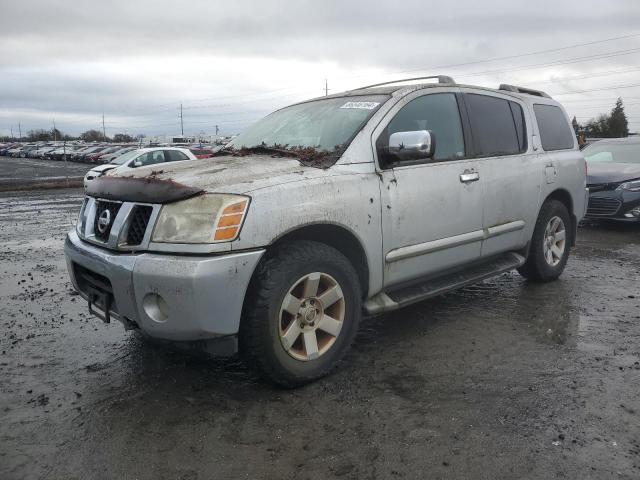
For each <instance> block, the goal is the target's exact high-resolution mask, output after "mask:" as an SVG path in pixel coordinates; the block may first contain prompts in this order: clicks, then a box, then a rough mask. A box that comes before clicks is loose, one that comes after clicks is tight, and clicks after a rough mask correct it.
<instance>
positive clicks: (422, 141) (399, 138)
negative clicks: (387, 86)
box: [389, 130, 436, 160]
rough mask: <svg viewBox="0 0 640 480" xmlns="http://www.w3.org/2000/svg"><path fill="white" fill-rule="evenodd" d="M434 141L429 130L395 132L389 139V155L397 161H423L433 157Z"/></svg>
mask: <svg viewBox="0 0 640 480" xmlns="http://www.w3.org/2000/svg"><path fill="white" fill-rule="evenodd" d="M435 150H436V139H435V137H434V135H433V133H432V132H431V130H416V131H413V132H396V133H392V134H391V136H390V137H389V153H390V154H391V155H394V156H395V157H397V159H398V160H423V159H426V158H431V157H433V154H434V152H435Z"/></svg>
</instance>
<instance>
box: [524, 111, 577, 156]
mask: <svg viewBox="0 0 640 480" xmlns="http://www.w3.org/2000/svg"><path fill="white" fill-rule="evenodd" d="M533 111H534V112H535V114H536V121H537V122H538V130H539V131H540V141H541V142H542V148H544V149H545V151H547V152H549V151H553V150H565V149H568V148H573V129H572V128H571V127H570V126H569V122H567V119H566V117H565V116H564V113H563V112H562V110H561V109H560V108H559V107H556V106H554V105H543V104H540V103H536V104H534V105H533Z"/></svg>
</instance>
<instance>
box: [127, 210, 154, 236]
mask: <svg viewBox="0 0 640 480" xmlns="http://www.w3.org/2000/svg"><path fill="white" fill-rule="evenodd" d="M152 212H153V207H150V206H149V205H136V206H134V207H133V211H132V213H131V221H130V222H129V229H128V230H127V245H140V244H141V243H142V240H143V239H144V234H145V232H146V231H147V225H149V219H150V218H151V213H152Z"/></svg>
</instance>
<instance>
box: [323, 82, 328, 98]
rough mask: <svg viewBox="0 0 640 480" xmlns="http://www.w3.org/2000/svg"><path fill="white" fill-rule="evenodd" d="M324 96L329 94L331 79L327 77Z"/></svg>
mask: <svg viewBox="0 0 640 480" xmlns="http://www.w3.org/2000/svg"><path fill="white" fill-rule="evenodd" d="M324 96H325V97H328V96H329V81H328V80H327V79H326V78H325V79H324Z"/></svg>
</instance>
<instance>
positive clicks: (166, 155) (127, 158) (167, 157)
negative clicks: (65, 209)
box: [84, 147, 197, 188]
mask: <svg viewBox="0 0 640 480" xmlns="http://www.w3.org/2000/svg"><path fill="white" fill-rule="evenodd" d="M183 160H197V158H196V156H195V155H194V154H193V153H191V150H189V149H188V148H178V147H151V148H139V149H137V150H132V151H130V152H127V153H123V154H122V155H120V156H119V157H116V158H115V159H113V160H112V161H111V162H110V163H105V164H104V165H97V166H95V167H93V168H92V169H91V170H89V171H88V172H87V174H86V175H85V176H84V188H87V186H88V185H89V183H90V182H91V181H92V180H95V179H96V178H98V177H100V176H102V175H104V174H105V173H106V172H108V171H109V170H118V171H122V170H129V169H132V168H138V167H144V166H146V165H154V164H156V163H166V162H181V161H183Z"/></svg>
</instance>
